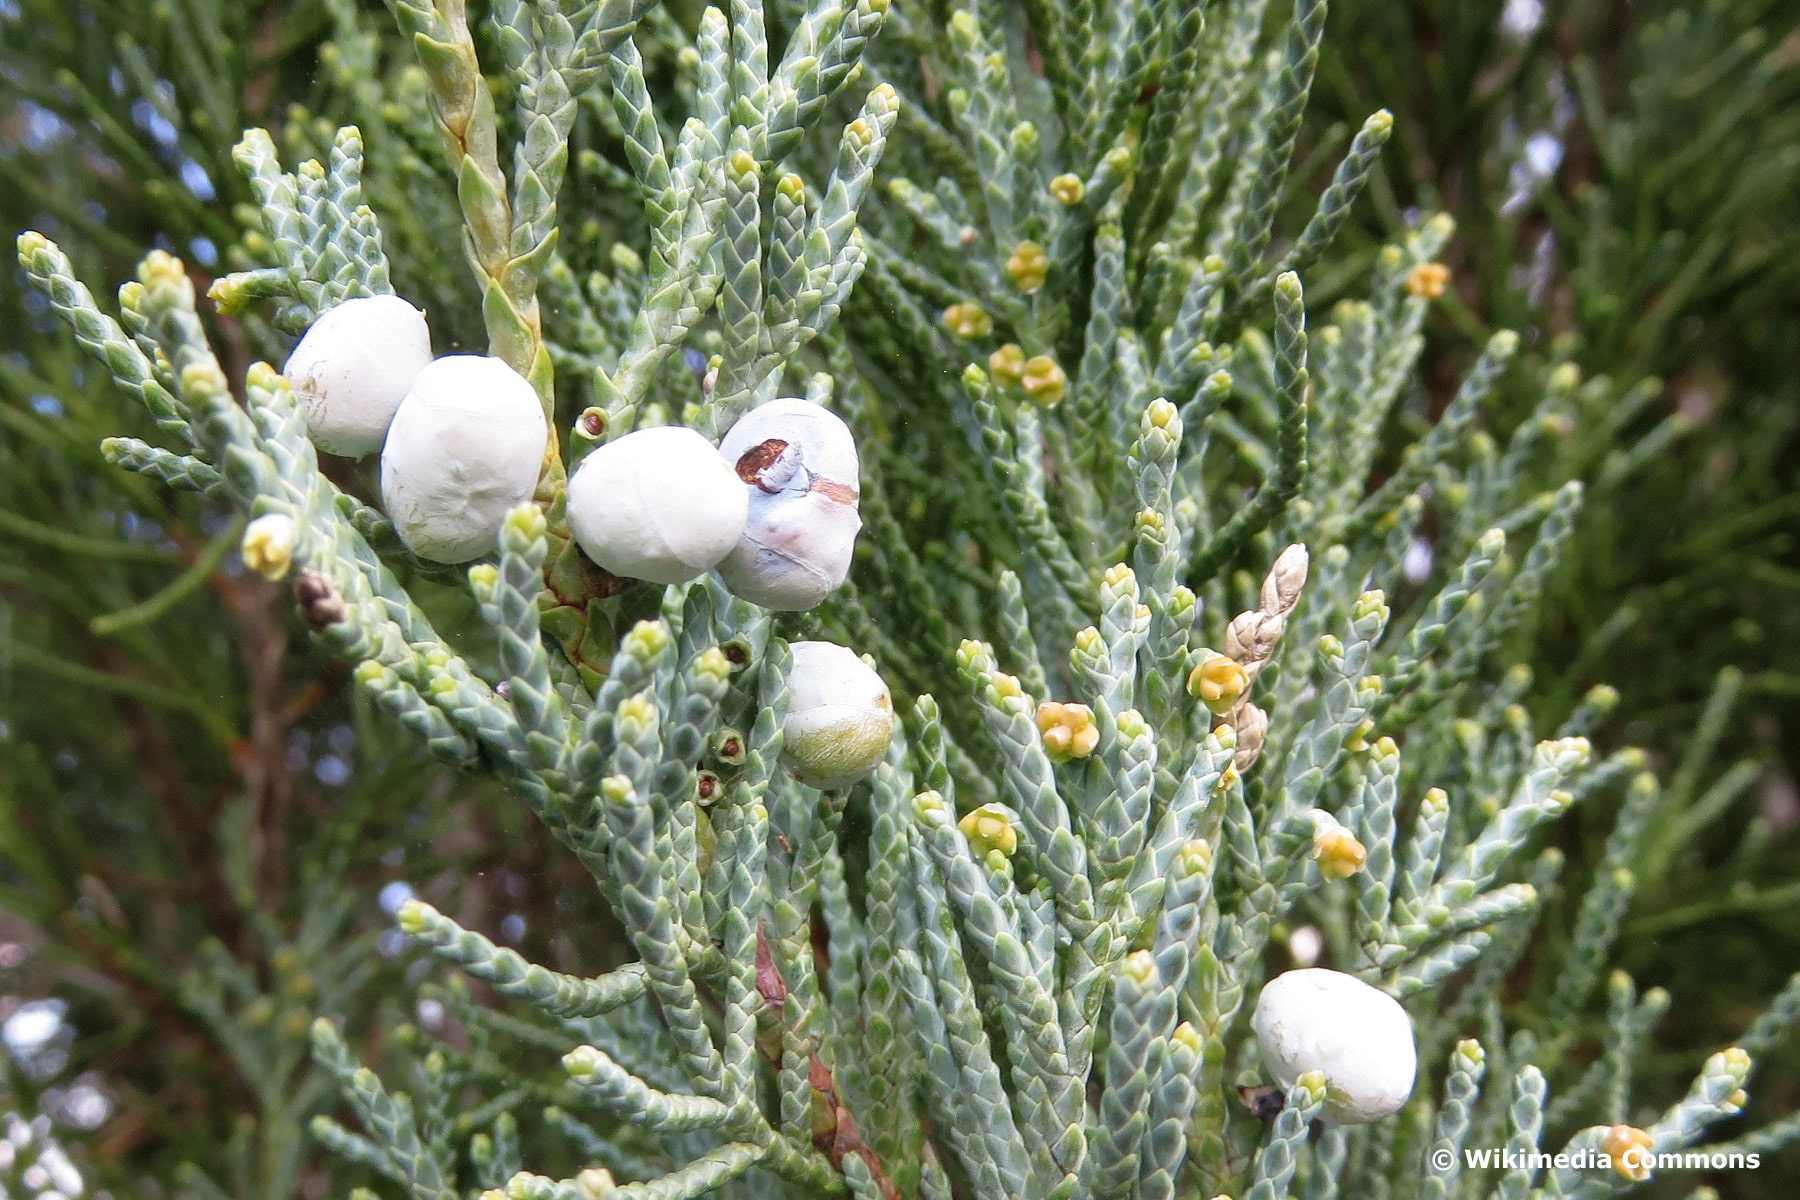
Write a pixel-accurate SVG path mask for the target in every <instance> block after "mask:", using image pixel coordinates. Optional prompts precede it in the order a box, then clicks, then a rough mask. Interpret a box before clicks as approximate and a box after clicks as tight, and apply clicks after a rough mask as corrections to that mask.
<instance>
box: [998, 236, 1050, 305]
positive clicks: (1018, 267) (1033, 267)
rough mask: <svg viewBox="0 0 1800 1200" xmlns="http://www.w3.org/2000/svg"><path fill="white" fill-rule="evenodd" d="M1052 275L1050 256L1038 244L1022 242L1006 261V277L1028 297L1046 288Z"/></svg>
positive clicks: (1014, 248)
mask: <svg viewBox="0 0 1800 1200" xmlns="http://www.w3.org/2000/svg"><path fill="white" fill-rule="evenodd" d="M1049 274H1050V256H1049V255H1047V254H1045V253H1044V248H1043V247H1042V246H1040V245H1038V244H1037V243H1036V242H1020V243H1019V244H1018V245H1017V246H1015V247H1013V252H1012V255H1011V256H1010V257H1009V258H1007V260H1006V275H1007V278H1009V279H1011V280H1012V281H1013V283H1015V284H1017V285H1018V288H1019V290H1020V291H1021V292H1024V293H1025V294H1026V295H1027V296H1029V295H1031V294H1032V293H1033V292H1035V291H1037V290H1038V289H1039V288H1041V287H1043V286H1044V279H1045V277H1046V276H1048V275H1049Z"/></svg>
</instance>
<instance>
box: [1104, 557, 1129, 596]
mask: <svg viewBox="0 0 1800 1200" xmlns="http://www.w3.org/2000/svg"><path fill="white" fill-rule="evenodd" d="M1100 582H1101V583H1103V584H1105V585H1106V586H1107V587H1109V588H1111V589H1112V590H1114V591H1116V592H1122V591H1127V590H1131V589H1135V588H1136V587H1137V573H1136V572H1135V571H1133V570H1132V569H1131V568H1130V567H1128V566H1126V565H1125V564H1124V563H1114V564H1113V565H1112V566H1110V567H1108V568H1106V570H1105V571H1104V572H1102V573H1101V575H1100Z"/></svg>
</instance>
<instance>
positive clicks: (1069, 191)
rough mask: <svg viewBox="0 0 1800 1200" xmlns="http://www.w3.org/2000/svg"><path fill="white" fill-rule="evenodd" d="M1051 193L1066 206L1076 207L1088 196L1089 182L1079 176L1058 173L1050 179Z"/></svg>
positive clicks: (1059, 202) (1058, 201)
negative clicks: (1083, 180) (1084, 181)
mask: <svg viewBox="0 0 1800 1200" xmlns="http://www.w3.org/2000/svg"><path fill="white" fill-rule="evenodd" d="M1050 194H1051V195H1052V196H1055V197H1056V202H1057V203H1058V204H1060V205H1062V206H1063V207H1064V208H1074V207H1075V206H1076V205H1077V204H1080V203H1081V201H1082V200H1083V198H1085V197H1086V196H1087V184H1085V183H1083V182H1081V179H1080V177H1079V176H1075V175H1058V176H1057V177H1056V178H1055V179H1052V180H1051V181H1050Z"/></svg>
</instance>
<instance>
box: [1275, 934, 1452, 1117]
mask: <svg viewBox="0 0 1800 1200" xmlns="http://www.w3.org/2000/svg"><path fill="white" fill-rule="evenodd" d="M1250 1024H1251V1027H1252V1028H1254V1029H1255V1030H1256V1040H1257V1043H1258V1045H1259V1046H1260V1047H1261V1048H1262V1059H1263V1064H1264V1065H1265V1066H1267V1067H1268V1068H1269V1073H1270V1074H1271V1075H1273V1076H1274V1077H1275V1081H1276V1082H1277V1083H1279V1084H1280V1085H1281V1086H1282V1087H1283V1088H1291V1087H1293V1086H1294V1082H1295V1080H1297V1079H1299V1078H1300V1076H1302V1075H1305V1074H1306V1073H1307V1072H1309V1071H1317V1072H1319V1073H1320V1074H1321V1075H1323V1076H1325V1118H1326V1120H1327V1121H1329V1122H1331V1123H1333V1124H1340V1125H1361V1124H1365V1123H1367V1122H1370V1121H1379V1120H1381V1119H1382V1118H1384V1117H1391V1116H1393V1115H1394V1114H1395V1113H1397V1112H1399V1111H1400V1108H1401V1106H1402V1105H1404V1104H1405V1103H1406V1100H1407V1097H1409V1096H1411V1095H1412V1089H1413V1077H1414V1075H1415V1073H1416V1072H1417V1070H1418V1052H1417V1050H1416V1049H1415V1048H1414V1046H1413V1028H1412V1018H1411V1017H1409V1016H1407V1015H1406V1010H1405V1009H1404V1008H1402V1007H1400V1002H1399V1001H1397V1000H1395V999H1394V998H1393V997H1392V996H1390V995H1388V994H1387V993H1386V992H1384V991H1382V990H1380V989H1379V988H1375V987H1371V986H1370V985H1368V984H1366V983H1364V982H1363V981H1362V980H1360V979H1358V978H1356V977H1355V976H1354V975H1346V974H1344V973H1343V972H1342V971H1331V970H1327V969H1325V968H1324V967H1306V968H1303V969H1301V970H1298V971H1285V972H1283V973H1282V974H1280V975H1277V976H1276V977H1275V978H1274V979H1271V980H1270V981H1269V982H1268V983H1267V984H1265V985H1263V990H1262V994H1261V995H1260V996H1259V997H1257V1001H1256V1015H1255V1016H1254V1017H1252V1018H1251V1020H1250Z"/></svg>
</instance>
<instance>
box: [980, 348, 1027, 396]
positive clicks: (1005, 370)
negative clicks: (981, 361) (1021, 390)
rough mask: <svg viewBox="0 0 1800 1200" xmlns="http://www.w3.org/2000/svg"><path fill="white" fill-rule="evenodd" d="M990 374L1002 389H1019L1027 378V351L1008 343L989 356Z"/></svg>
mask: <svg viewBox="0 0 1800 1200" xmlns="http://www.w3.org/2000/svg"><path fill="white" fill-rule="evenodd" d="M988 374H989V375H991V376H993V379H994V382H995V383H997V384H999V385H1001V386H1002V387H1018V386H1019V382H1020V381H1021V380H1022V379H1024V378H1025V351H1024V350H1022V349H1020V348H1019V346H1018V344H1017V343H1016V342H1008V343H1006V345H1004V346H1002V347H1000V348H999V349H998V350H996V351H994V352H993V353H992V354H990V355H988Z"/></svg>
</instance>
